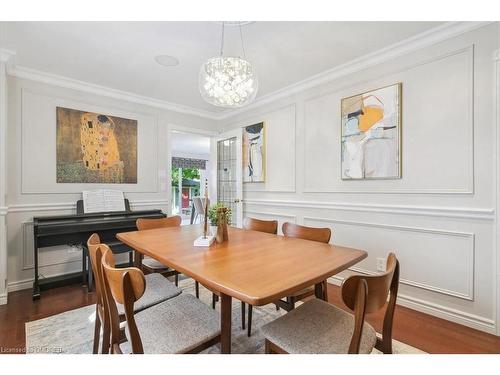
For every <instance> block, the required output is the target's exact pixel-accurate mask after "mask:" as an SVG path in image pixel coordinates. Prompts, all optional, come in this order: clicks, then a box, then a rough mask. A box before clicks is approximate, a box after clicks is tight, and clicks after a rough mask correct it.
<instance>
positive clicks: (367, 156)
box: [341, 83, 402, 180]
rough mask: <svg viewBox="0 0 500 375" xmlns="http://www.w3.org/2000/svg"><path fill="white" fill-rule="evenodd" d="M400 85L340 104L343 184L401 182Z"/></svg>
mask: <svg viewBox="0 0 500 375" xmlns="http://www.w3.org/2000/svg"><path fill="white" fill-rule="evenodd" d="M401 92H402V85H401V83H396V84H393V85H389V86H385V87H381V88H378V89H375V90H371V91H367V92H365V93H362V94H358V95H353V96H350V97H348V98H343V99H342V101H341V132H342V134H341V142H342V145H341V173H342V176H341V177H342V180H368V179H398V178H401V170H402V168H401V113H402V110H401V108H402V103H401V100H402V99H401Z"/></svg>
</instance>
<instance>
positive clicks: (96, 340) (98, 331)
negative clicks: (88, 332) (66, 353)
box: [92, 305, 101, 354]
mask: <svg viewBox="0 0 500 375" xmlns="http://www.w3.org/2000/svg"><path fill="white" fill-rule="evenodd" d="M100 336H101V319H99V313H98V311H97V305H96V311H95V326H94V347H93V349H92V354H97V353H99V338H100Z"/></svg>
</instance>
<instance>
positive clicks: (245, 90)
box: [199, 22, 258, 108]
mask: <svg viewBox="0 0 500 375" xmlns="http://www.w3.org/2000/svg"><path fill="white" fill-rule="evenodd" d="M224 24H225V22H222V36H221V47H220V54H219V56H217V57H212V58H210V59H208V61H207V62H206V63H205V64H203V65H202V67H201V69H200V77H199V89H200V94H201V96H202V98H203V99H205V101H207V102H208V103H210V104H213V105H215V106H218V107H227V108H235V107H242V106H244V105H246V104H249V103H251V102H252V101H253V100H254V99H255V95H257V90H258V81H257V76H256V75H255V70H254V68H253V66H252V64H251V63H250V62H249V61H248V60H246V56H245V47H244V45H243V34H242V31H241V22H239V23H238V27H239V30H240V38H241V49H242V52H243V58H241V57H224V56H223V52H224V26H225V25H224Z"/></svg>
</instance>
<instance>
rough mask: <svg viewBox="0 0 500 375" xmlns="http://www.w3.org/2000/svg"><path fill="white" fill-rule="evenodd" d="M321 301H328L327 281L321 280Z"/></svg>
mask: <svg viewBox="0 0 500 375" xmlns="http://www.w3.org/2000/svg"><path fill="white" fill-rule="evenodd" d="M323 301H326V302H328V282H327V281H326V280H325V281H323Z"/></svg>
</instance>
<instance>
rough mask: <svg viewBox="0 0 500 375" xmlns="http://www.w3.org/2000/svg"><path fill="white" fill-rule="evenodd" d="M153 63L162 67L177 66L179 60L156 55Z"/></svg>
mask: <svg viewBox="0 0 500 375" xmlns="http://www.w3.org/2000/svg"><path fill="white" fill-rule="evenodd" d="M155 61H156V62H157V63H158V64H160V65H163V66H177V65H179V59H178V58H177V57H174V56H169V55H158V56H155Z"/></svg>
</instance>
